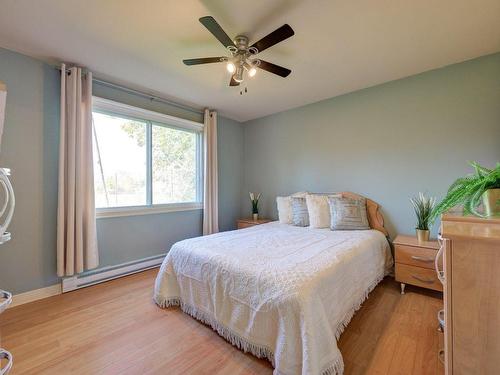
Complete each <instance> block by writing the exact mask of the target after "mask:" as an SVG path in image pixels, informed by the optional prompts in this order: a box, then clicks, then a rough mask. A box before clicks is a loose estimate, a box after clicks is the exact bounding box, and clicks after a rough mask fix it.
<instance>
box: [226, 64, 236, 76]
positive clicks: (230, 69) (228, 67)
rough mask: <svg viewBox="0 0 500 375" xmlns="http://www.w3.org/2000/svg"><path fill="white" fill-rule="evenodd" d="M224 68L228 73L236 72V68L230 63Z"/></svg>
mask: <svg viewBox="0 0 500 375" xmlns="http://www.w3.org/2000/svg"><path fill="white" fill-rule="evenodd" d="M226 68H227V71H228V72H229V73H234V72H235V71H236V66H235V65H234V64H233V62H231V61H228V62H227V65H226Z"/></svg>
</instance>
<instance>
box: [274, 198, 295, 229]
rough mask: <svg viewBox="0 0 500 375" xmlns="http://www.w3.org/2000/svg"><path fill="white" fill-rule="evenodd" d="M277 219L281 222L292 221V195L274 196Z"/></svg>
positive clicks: (288, 222)
mask: <svg viewBox="0 0 500 375" xmlns="http://www.w3.org/2000/svg"><path fill="white" fill-rule="evenodd" d="M276 204H277V206H278V219H279V221H280V223H281V224H290V223H291V222H292V197H276Z"/></svg>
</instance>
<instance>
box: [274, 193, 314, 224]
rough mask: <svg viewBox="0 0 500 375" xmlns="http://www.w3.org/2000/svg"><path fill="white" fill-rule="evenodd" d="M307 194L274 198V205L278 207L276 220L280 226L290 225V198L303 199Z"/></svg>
mask: <svg viewBox="0 0 500 375" xmlns="http://www.w3.org/2000/svg"><path fill="white" fill-rule="evenodd" d="M306 195H307V192H305V191H300V192H298V193H294V194H292V195H290V196H288V197H276V205H277V206H278V220H279V222H280V223H281V224H291V223H292V197H299V198H305V196H306Z"/></svg>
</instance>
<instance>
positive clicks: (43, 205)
mask: <svg viewBox="0 0 500 375" xmlns="http://www.w3.org/2000/svg"><path fill="white" fill-rule="evenodd" d="M0 80H1V81H3V82H5V83H6V84H7V87H8V94H7V106H6V119H5V127H4V135H3V139H2V148H1V150H0V166H6V167H10V168H11V169H12V172H13V176H12V182H13V185H14V188H15V192H16V200H17V206H16V211H15V215H14V218H13V221H12V225H11V227H10V228H9V230H10V231H11V232H12V233H13V239H12V240H11V241H10V242H9V243H7V244H5V245H2V246H1V247H0V288H4V289H7V290H10V291H12V292H14V293H21V292H24V291H28V290H33V289H37V288H42V287H44V286H48V285H52V284H54V283H56V282H57V281H58V278H57V276H56V259H55V254H56V212H57V178H58V172H57V170H58V144H59V96H60V88H59V82H60V80H59V72H58V71H57V70H56V69H54V68H53V67H51V66H49V65H46V64H44V63H42V62H40V61H37V60H35V59H32V58H30V57H27V56H24V55H21V54H18V53H15V52H11V51H8V50H5V49H0ZM93 91H94V92H93V93H94V95H97V96H101V97H104V98H108V99H112V100H117V101H120V102H123V103H127V104H130V105H135V106H138V107H142V108H146V109H150V110H154V111H157V112H161V113H166V114H170V115H173V116H177V117H182V118H186V119H189V120H193V121H201V120H202V115H201V114H200V113H197V112H193V111H189V110H185V109H181V108H179V107H177V106H171V105H168V104H164V103H160V102H156V101H151V100H149V99H146V98H143V97H141V96H136V95H132V94H129V93H125V92H123V91H119V90H116V89H113V88H110V87H106V86H103V85H100V84H94V88H93ZM218 152H219V211H220V215H219V216H220V220H219V225H220V228H221V230H230V229H234V228H235V223H236V219H237V215H238V213H239V211H240V207H239V204H240V201H241V199H240V197H241V186H242V181H243V174H242V170H241V165H242V164H243V127H242V125H241V124H240V123H238V122H235V121H232V120H228V119H225V118H223V117H219V122H218ZM201 229H202V211H201V210H194V211H181V212H171V213H163V214H153V215H143V216H128V217H118V218H102V219H98V220H97V233H98V242H99V255H100V266H101V267H103V266H109V265H116V264H120V263H123V262H127V261H132V260H137V259H142V258H145V257H149V256H153V255H157V254H163V253H165V252H166V251H168V249H169V248H170V246H171V245H172V244H173V243H175V242H176V241H179V240H182V239H185V238H188V237H194V236H198V235H200V234H201Z"/></svg>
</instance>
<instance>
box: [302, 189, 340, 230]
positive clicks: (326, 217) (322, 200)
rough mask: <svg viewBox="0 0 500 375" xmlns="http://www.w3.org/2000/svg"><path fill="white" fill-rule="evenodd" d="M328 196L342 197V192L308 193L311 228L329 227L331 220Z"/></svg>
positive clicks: (307, 200) (307, 201)
mask: <svg viewBox="0 0 500 375" xmlns="http://www.w3.org/2000/svg"><path fill="white" fill-rule="evenodd" d="M328 197H341V195H340V194H307V195H306V203H307V211H309V226H310V227H311V228H329V227H330V222H331V215H330V205H329V203H328Z"/></svg>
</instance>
